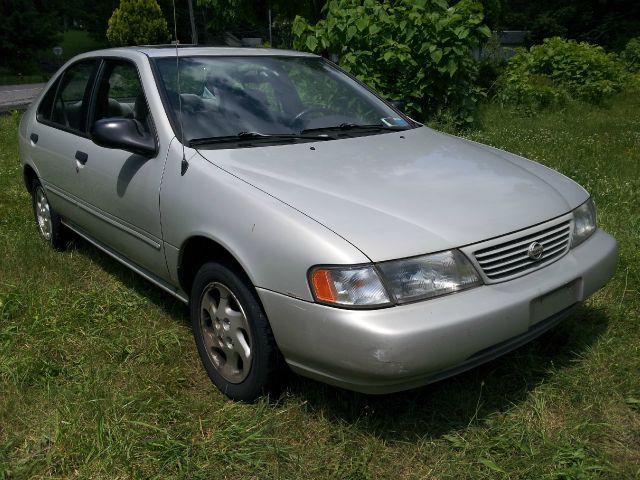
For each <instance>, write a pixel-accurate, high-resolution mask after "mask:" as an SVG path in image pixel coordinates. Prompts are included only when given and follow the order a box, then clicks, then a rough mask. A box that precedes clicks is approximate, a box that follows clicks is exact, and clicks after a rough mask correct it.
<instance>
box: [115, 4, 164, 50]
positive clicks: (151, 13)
mask: <svg viewBox="0 0 640 480" xmlns="http://www.w3.org/2000/svg"><path fill="white" fill-rule="evenodd" d="M107 38H108V39H109V42H111V44H112V45H114V46H117V47H120V46H126V45H152V44H156V43H167V42H168V41H169V38H170V35H169V28H168V27H167V21H166V20H165V19H164V17H163V15H162V10H161V9H160V5H158V2H157V1H156V0H120V6H119V7H118V8H116V9H115V10H114V11H113V15H111V18H110V19H109V28H108V29H107Z"/></svg>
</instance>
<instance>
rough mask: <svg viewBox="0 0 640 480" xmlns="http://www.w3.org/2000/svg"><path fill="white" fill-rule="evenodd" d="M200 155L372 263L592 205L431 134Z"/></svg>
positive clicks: (540, 176) (544, 177)
mask: <svg viewBox="0 0 640 480" xmlns="http://www.w3.org/2000/svg"><path fill="white" fill-rule="evenodd" d="M200 153H201V155H203V156H204V157H205V158H206V159H208V160H209V161H210V162H212V163H214V164H216V165H218V166H219V167H221V168H222V169H224V170H226V171H227V172H229V173H231V174H233V175H235V176H237V177H239V178H240V179H242V180H244V181H246V182H248V183H249V184H251V185H253V186H255V187H257V188H259V189H261V190H263V191H264V192H266V193H267V194H269V195H271V196H273V197H276V198H278V199H279V200H281V201H282V202H284V203H286V204H288V205H290V206H291V207H293V208H295V209H297V210H299V211H300V212H302V213H304V214H305V215H307V216H309V217H311V218H313V219H315V220H316V221H318V222H320V223H321V224H323V225H324V226H326V227H327V228H329V229H330V230H332V231H334V232H335V233H337V234H338V235H340V236H342V237H343V238H344V239H346V240H347V241H348V242H350V243H352V244H353V245H355V246H356V247H357V248H359V249H360V250H361V251H362V252H363V253H364V254H365V255H367V256H368V257H369V258H370V259H371V260H372V261H383V260H390V259H394V258H402V257H409V256H413V255H420V254H424V253H429V252H435V251H439V250H445V249H449V248H455V247H460V246H464V245H468V244H471V243H475V242H478V241H481V240H486V239H489V238H493V237H496V236H500V235H504V234H507V233H510V232H513V231H516V230H519V229H522V228H526V227H530V226H532V225H535V224H538V223H541V222H544V221H546V220H549V219H552V218H554V217H557V216H559V215H562V214H565V213H567V212H568V211H569V210H571V209H572V208H575V207H577V206H578V205H580V203H582V202H584V201H585V200H586V199H587V198H588V194H587V193H586V192H585V191H584V189H582V188H581V187H580V186H579V185H577V184H576V183H575V182H573V181H571V180H570V179H568V178H567V177H565V176H563V175H561V174H559V173H557V172H555V171H553V170H550V169H548V168H546V167H544V166H542V165H540V164H537V163H535V162H531V161H528V160H525V159H524V158H521V157H518V156H515V155H512V154H509V153H507V152H504V151H501V150H498V149H494V148H491V147H487V146H485V145H481V144H478V143H474V142H471V141H468V140H463V139H460V138H457V137H453V136H450V135H446V134H443V133H439V132H436V131H433V130H431V129H428V128H424V127H422V128H417V129H414V130H407V131H403V132H392V133H385V134H381V135H373V136H365V137H356V138H349V139H341V140H334V141H325V142H314V143H300V144H296V145H277V146H268V147H257V148H243V149H230V150H200ZM283 235H286V232H283Z"/></svg>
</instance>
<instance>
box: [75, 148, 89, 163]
mask: <svg viewBox="0 0 640 480" xmlns="http://www.w3.org/2000/svg"><path fill="white" fill-rule="evenodd" d="M88 159H89V155H87V154H86V153H84V152H81V151H80V150H78V151H77V152H76V160H77V161H78V162H80V163H81V164H82V165H84V164H85V163H87V160H88Z"/></svg>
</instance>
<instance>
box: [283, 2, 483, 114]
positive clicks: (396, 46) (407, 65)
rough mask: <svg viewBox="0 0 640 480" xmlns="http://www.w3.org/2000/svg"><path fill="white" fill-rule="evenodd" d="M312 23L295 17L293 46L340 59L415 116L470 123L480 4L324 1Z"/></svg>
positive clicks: (480, 28)
mask: <svg viewBox="0 0 640 480" xmlns="http://www.w3.org/2000/svg"><path fill="white" fill-rule="evenodd" d="M324 12H325V14H326V19H324V20H320V21H319V22H318V23H317V24H316V25H315V26H313V25H310V24H309V23H308V22H307V21H306V20H305V19H303V18H301V17H296V19H295V20H294V23H293V35H294V46H295V48H297V49H300V50H308V51H311V52H315V53H332V54H337V55H339V63H340V66H341V67H342V68H344V69H345V70H346V71H348V72H351V73H352V74H353V75H355V76H356V77H357V78H358V79H360V80H362V81H363V82H365V83H366V84H368V85H369V86H371V87H372V88H373V89H375V90H377V91H378V92H380V93H382V94H383V95H385V96H386V97H387V98H390V99H394V100H402V101H403V102H404V104H405V109H406V111H407V113H408V114H409V115H412V116H415V117H416V118H419V119H425V118H427V117H431V118H432V119H435V120H438V119H439V118H441V117H442V118H451V116H453V118H455V120H456V121H457V122H462V123H464V122H471V121H472V120H473V116H472V114H473V112H474V110H475V106H476V102H477V101H478V98H479V97H480V95H481V90H480V88H478V87H477V86H476V85H475V83H474V82H475V79H476V75H477V64H476V62H475V61H474V60H473V58H472V57H471V52H470V51H471V48H472V47H473V46H475V45H477V44H478V43H479V42H480V41H481V40H485V39H486V38H487V37H489V36H490V31H489V29H488V28H487V27H486V26H485V25H483V23H482V22H483V14H482V5H481V4H480V3H479V2H477V1H475V0H461V1H460V2H458V3H456V4H455V5H452V6H449V4H448V3H447V1H446V0H391V1H388V2H378V1H375V0H330V1H329V2H328V3H327V4H326V6H325V10H324Z"/></svg>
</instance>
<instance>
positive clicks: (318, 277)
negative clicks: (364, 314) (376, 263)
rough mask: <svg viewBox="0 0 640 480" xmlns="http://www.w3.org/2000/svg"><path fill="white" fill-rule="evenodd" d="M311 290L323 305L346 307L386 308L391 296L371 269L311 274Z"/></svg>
mask: <svg viewBox="0 0 640 480" xmlns="http://www.w3.org/2000/svg"><path fill="white" fill-rule="evenodd" d="M309 280H310V282H309V283H311V290H312V291H313V296H314V297H315V299H316V300H317V301H319V302H321V303H329V304H334V305H341V306H345V307H372V306H384V305H388V304H389V303H390V299H389V294H388V293H387V291H386V289H385V288H384V285H382V282H381V281H380V277H379V276H378V274H377V273H376V270H375V268H374V267H373V266H372V265H365V266H354V267H326V268H325V267H319V268H316V269H313V270H311V275H310V279H309Z"/></svg>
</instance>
